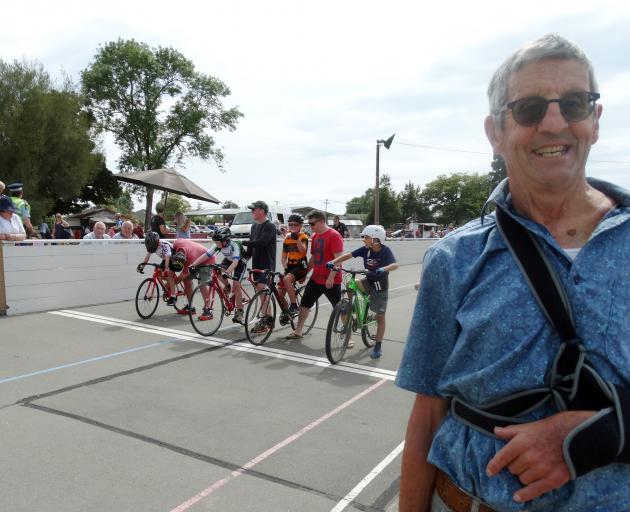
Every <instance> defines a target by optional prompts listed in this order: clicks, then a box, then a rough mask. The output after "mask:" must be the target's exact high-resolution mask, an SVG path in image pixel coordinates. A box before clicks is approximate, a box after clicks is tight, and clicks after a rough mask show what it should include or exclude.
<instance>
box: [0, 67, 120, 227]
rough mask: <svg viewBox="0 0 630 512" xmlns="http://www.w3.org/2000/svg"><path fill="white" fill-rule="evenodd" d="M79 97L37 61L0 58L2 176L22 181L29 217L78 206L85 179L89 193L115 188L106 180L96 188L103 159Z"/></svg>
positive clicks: (116, 191)
mask: <svg viewBox="0 0 630 512" xmlns="http://www.w3.org/2000/svg"><path fill="white" fill-rule="evenodd" d="M84 103H85V102H84V99H83V97H82V96H81V95H80V94H78V93H77V92H76V91H75V90H74V89H73V86H72V84H71V83H70V82H69V81H67V80H66V82H65V83H63V84H62V85H60V86H55V85H53V83H52V81H51V80H50V77H49V75H48V73H47V72H46V71H45V70H44V69H43V67H42V66H41V64H38V63H34V62H27V61H21V62H18V61H14V62H12V63H5V62H3V61H0V169H2V173H3V176H2V177H3V180H6V181H7V182H10V181H21V182H22V183H24V185H25V198H26V199H27V200H28V202H29V203H30V204H31V216H32V217H33V219H38V218H40V217H42V216H43V215H45V214H47V213H50V212H51V211H53V208H55V209H57V210H58V211H61V212H67V211H72V210H74V209H76V208H78V207H79V206H78V204H79V202H80V201H81V196H82V193H83V191H84V187H85V186H86V185H87V184H88V183H90V184H92V185H91V186H92V190H93V191H94V193H95V194H101V195H108V196H111V197H115V196H116V195H117V194H120V189H119V188H116V187H117V185H116V187H109V185H111V183H109V184H107V186H106V188H107V191H105V190H103V189H100V184H101V181H102V180H101V179H100V177H102V176H101V173H102V172H104V171H106V169H104V161H105V160H104V157H103V155H102V154H100V153H99V152H98V151H96V144H95V143H94V141H93V137H92V133H91V128H92V125H91V121H90V118H89V116H88V115H87V113H86V112H85V111H84ZM57 207H58V208H57Z"/></svg>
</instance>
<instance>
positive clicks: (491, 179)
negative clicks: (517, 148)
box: [488, 155, 507, 190]
mask: <svg viewBox="0 0 630 512" xmlns="http://www.w3.org/2000/svg"><path fill="white" fill-rule="evenodd" d="M490 167H491V168H492V171H490V173H488V183H489V185H490V189H491V190H494V189H495V187H496V186H497V185H498V184H499V183H501V182H502V181H503V180H504V179H505V178H507V167H506V166H505V160H503V157H502V156H501V155H494V158H493V159H492V163H491V164H490Z"/></svg>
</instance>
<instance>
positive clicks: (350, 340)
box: [346, 338, 354, 348]
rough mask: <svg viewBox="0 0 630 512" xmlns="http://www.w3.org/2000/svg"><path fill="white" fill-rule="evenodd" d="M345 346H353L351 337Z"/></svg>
mask: <svg viewBox="0 0 630 512" xmlns="http://www.w3.org/2000/svg"><path fill="white" fill-rule="evenodd" d="M346 348H354V341H352V338H350V339H349V340H348V343H347V344H346Z"/></svg>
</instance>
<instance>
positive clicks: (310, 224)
mask: <svg viewBox="0 0 630 512" xmlns="http://www.w3.org/2000/svg"><path fill="white" fill-rule="evenodd" d="M318 222H319V221H318V220H316V221H314V222H311V221H310V220H309V221H308V225H309V226H314V225H315V224H317V223H318Z"/></svg>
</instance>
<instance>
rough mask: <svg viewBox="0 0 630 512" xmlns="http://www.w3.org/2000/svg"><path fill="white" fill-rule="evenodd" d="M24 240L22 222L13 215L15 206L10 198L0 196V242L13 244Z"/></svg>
mask: <svg viewBox="0 0 630 512" xmlns="http://www.w3.org/2000/svg"><path fill="white" fill-rule="evenodd" d="M25 238H26V232H25V231H24V226H22V221H21V220H20V218H19V217H18V216H17V215H16V214H15V205H14V204H13V202H12V201H11V198H9V197H7V196H3V195H0V240H11V241H13V242H15V241H20V240H24V239H25Z"/></svg>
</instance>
